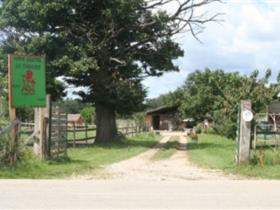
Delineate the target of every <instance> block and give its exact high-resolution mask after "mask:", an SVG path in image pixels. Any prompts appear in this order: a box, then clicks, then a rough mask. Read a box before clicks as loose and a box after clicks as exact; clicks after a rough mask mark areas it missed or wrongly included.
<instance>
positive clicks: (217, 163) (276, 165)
mask: <svg viewBox="0 0 280 210" xmlns="http://www.w3.org/2000/svg"><path fill="white" fill-rule="evenodd" d="M188 154H189V158H190V160H191V161H193V162H194V163H196V164H197V165H199V166H202V167H207V168H212V169H222V170H224V171H225V172H228V173H234V174H240V175H244V176H248V177H257V178H264V179H280V150H279V149H278V150H273V149H271V148H269V147H266V148H264V158H263V161H264V166H261V165H260V161H259V158H260V153H259V151H256V152H254V151H251V159H250V163H249V164H247V165H242V166H237V165H236V164H235V161H234V157H235V142H234V141H233V140H230V139H227V138H225V137H221V136H218V135H199V141H198V142H197V143H196V142H191V143H189V144H188Z"/></svg>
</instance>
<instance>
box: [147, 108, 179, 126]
mask: <svg viewBox="0 0 280 210" xmlns="http://www.w3.org/2000/svg"><path fill="white" fill-rule="evenodd" d="M177 112H178V107H175V106H161V107H158V108H156V109H153V110H149V111H147V112H146V116H145V123H146V126H147V127H148V128H149V129H151V130H174V129H175V128H176V119H175V114H176V113H177Z"/></svg>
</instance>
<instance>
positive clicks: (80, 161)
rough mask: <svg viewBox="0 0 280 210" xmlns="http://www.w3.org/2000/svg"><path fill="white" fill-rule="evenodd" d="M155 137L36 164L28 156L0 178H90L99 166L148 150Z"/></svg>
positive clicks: (86, 149) (0, 172)
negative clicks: (89, 175) (76, 176)
mask: <svg viewBox="0 0 280 210" xmlns="http://www.w3.org/2000/svg"><path fill="white" fill-rule="evenodd" d="M158 140H159V135H155V134H141V135H140V134H139V135H136V136H133V137H129V138H128V139H127V140H124V141H123V142H121V143H103V144H95V145H93V146H89V147H78V148H71V149H68V158H61V159H58V160H52V161H40V160H38V159H36V158H35V157H34V156H33V155H32V154H31V153H30V152H27V153H26V155H25V158H24V159H23V160H21V161H19V163H18V164H17V165H16V166H13V167H5V166H0V178H32V179H38V178H47V179H53V178H65V177H69V176H71V175H76V174H79V175H82V174H89V173H90V174H94V173H96V171H97V170H98V169H100V168H101V167H102V166H103V165H107V164H111V163H114V162H118V161H121V160H124V159H127V158H129V157H132V156H134V155H137V154H139V153H141V152H143V151H145V150H146V149H148V148H150V147H152V146H153V145H155V144H156V143H157V141H158Z"/></svg>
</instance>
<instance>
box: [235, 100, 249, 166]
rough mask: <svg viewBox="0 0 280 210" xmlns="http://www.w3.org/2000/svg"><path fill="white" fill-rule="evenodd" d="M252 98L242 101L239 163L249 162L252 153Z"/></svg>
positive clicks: (238, 144)
mask: <svg viewBox="0 0 280 210" xmlns="http://www.w3.org/2000/svg"><path fill="white" fill-rule="evenodd" d="M251 110H252V103H251V101H250V100H244V101H241V107H240V114H239V119H240V120H239V135H238V138H237V150H236V152H237V154H236V162H237V164H243V163H247V162H248V160H249V155H250V140H251V121H252V119H253V114H252V112H251Z"/></svg>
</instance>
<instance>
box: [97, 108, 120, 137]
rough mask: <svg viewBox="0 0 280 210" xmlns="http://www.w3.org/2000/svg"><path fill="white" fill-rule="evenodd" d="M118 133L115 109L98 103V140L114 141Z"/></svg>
mask: <svg viewBox="0 0 280 210" xmlns="http://www.w3.org/2000/svg"><path fill="white" fill-rule="evenodd" d="M117 134H118V132H117V126H116V115H115V109H114V108H112V107H108V106H104V105H100V104H96V142H109V141H114V140H116V139H117V137H118V135H117Z"/></svg>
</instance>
